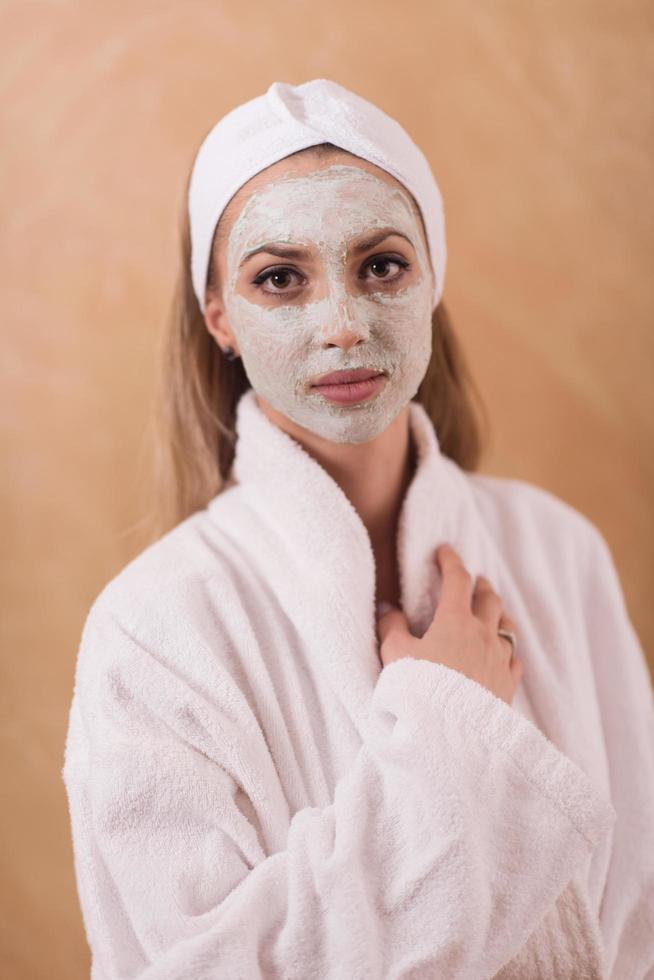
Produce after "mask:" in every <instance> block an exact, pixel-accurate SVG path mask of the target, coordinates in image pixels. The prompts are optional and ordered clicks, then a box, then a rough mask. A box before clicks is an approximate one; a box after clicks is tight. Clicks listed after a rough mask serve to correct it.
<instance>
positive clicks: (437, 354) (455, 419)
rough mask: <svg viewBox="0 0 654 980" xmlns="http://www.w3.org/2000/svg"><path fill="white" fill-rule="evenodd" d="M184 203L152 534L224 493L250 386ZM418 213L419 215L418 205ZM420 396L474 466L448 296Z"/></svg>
mask: <svg viewBox="0 0 654 980" xmlns="http://www.w3.org/2000/svg"><path fill="white" fill-rule="evenodd" d="M334 152H337V153H342V152H344V151H342V150H341V149H340V148H339V147H336V146H334V145H333V144H331V143H321V144H318V145H317V146H311V147H307V148H306V149H304V150H299V151H297V154H299V153H314V154H316V155H317V156H318V157H324V156H327V155H330V154H333V153H334ZM297 154H295V153H293V154H289V156H296V155H297ZM189 179H190V174H189ZM186 190H187V191H188V180H187V185H186ZM412 200H413V198H412ZM186 201H187V195H185V196H184V201H183V207H182V215H181V228H180V230H181V242H180V244H181V248H180V263H179V268H178V274H177V281H176V285H175V291H174V295H173V299H172V303H171V306H170V310H169V314H168V318H167V325H166V330H165V334H164V337H163V347H162V354H163V356H162V358H161V361H160V372H159V377H158V389H159V390H158V394H157V417H156V419H155V422H156V427H157V431H156V437H155V442H156V446H155V452H156V460H155V465H156V473H155V479H156V486H155V499H156V500H157V506H156V511H155V513H154V520H153V521H152V522H151V526H152V536H153V538H156V537H159V536H160V535H161V534H163V533H164V532H165V531H167V530H169V529H170V528H172V527H173V526H175V525H176V524H178V523H179V522H180V521H182V520H183V519H184V518H186V517H188V516H189V515H190V514H192V513H194V512H195V511H196V510H199V509H201V508H203V507H205V506H206V505H207V503H208V502H209V501H210V500H211V499H212V497H214V496H215V495H216V494H218V493H220V492H221V490H223V489H224V486H225V483H226V481H227V478H228V476H229V473H230V467H231V464H232V461H233V458H234V452H235V445H236V439H237V436H236V432H235V417H236V406H237V405H238V401H239V399H240V397H241V395H242V394H243V392H244V391H246V389H248V388H250V387H251V386H250V383H249V381H248V379H247V376H246V374H245V370H244V368H243V363H242V360H241V358H237V359H236V360H234V361H228V360H227V358H226V356H225V355H224V354H223V352H222V351H221V350H220V348H219V346H218V344H217V343H216V342H215V340H214V339H213V337H212V336H211V334H210V333H209V331H208V329H207V327H206V324H205V321H204V317H203V314H202V311H201V309H200V306H199V304H198V301H197V297H196V295H195V292H194V290H193V284H192V281H191V271H190V270H191V240H190V230H189V221H188V209H187V206H186ZM413 203H414V205H415V201H413ZM416 210H417V213H418V214H420V210H419V208H418V207H417V205H416ZM219 228H220V222H218V227H217V229H216V232H215V234H214V243H213V245H212V250H211V255H212V260H211V262H210V268H209V273H208V276H207V286H208V287H209V288H215V284H216V281H217V272H216V269H215V265H216V263H215V261H214V256H215V243H216V240H217V236H218V234H219ZM423 228H424V225H423ZM473 399H475V400H476V402H477V408H478V409H479V410H480V415H479V416H478V415H477V414H476V412H475V407H474V405H473ZM414 400H415V401H418V402H420V403H421V404H422V406H423V407H424V409H425V411H426V412H427V414H428V415H429V417H430V419H431V420H432V423H433V425H434V429H435V431H436V435H437V438H438V442H439V446H440V449H441V452H443V453H444V454H445V455H446V456H449V457H450V458H451V459H452V460H454V461H455V462H456V463H457V464H458V465H459V466H460V467H461V468H462V469H465V470H468V471H471V470H475V469H476V468H477V466H478V465H479V460H480V456H481V453H482V438H481V434H480V418H483V422H484V424H485V426H486V427H487V426H488V420H487V415H486V410H485V406H484V404H483V402H482V399H481V396H480V393H479V390H478V389H477V387H476V385H475V383H474V381H473V379H472V377H471V375H470V372H469V370H468V367H467V364H466V362H465V359H464V356H463V353H462V349H461V347H460V345H459V341H458V339H457V337H456V335H455V333H454V330H453V329H452V324H451V322H450V317H449V315H448V313H447V310H446V308H445V304H444V303H443V301H442V300H441V302H440V303H439V305H438V306H437V308H436V309H435V310H434V312H433V314H432V356H431V360H430V362H429V366H428V368H427V372H426V374H425V377H424V378H423V380H422V382H421V384H420V387H419V389H418V391H417V393H416V395H415V396H414Z"/></svg>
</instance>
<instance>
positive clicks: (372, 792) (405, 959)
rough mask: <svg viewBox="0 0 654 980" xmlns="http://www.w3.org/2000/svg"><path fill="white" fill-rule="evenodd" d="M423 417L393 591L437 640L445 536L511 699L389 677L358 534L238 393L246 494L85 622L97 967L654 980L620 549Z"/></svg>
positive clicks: (82, 674) (447, 677)
mask: <svg viewBox="0 0 654 980" xmlns="http://www.w3.org/2000/svg"><path fill="white" fill-rule="evenodd" d="M409 408H410V425H411V432H412V437H413V439H414V441H415V445H416V448H417V452H418V462H417V468H416V471H415V474H414V477H413V480H412V483H411V485H410V487H409V489H408V492H407V494H406V497H405V499H404V502H403V509H402V512H401V517H400V524H399V534H398V554H399V567H400V573H401V595H402V603H403V607H404V609H405V611H406V613H407V615H408V619H409V622H410V624H411V628H412V631H413V632H414V633H415V634H416V635H422V633H423V632H424V630H425V629H426V627H427V625H428V624H429V622H430V621H431V619H432V617H433V614H434V611H435V609H436V606H437V603H438V600H439V594H440V593H439V590H440V578H439V573H438V566H437V563H436V561H435V559H434V550H435V548H436V546H437V545H438V544H439V543H440V542H443V541H449V542H450V543H451V544H452V545H453V547H454V548H456V550H457V551H458V552H459V553H460V555H461V556H462V558H463V561H464V562H465V564H466V566H467V568H468V570H469V571H470V572H471V573H472V574H473V575H478V574H482V573H483V574H484V575H485V576H486V577H487V578H488V579H489V580H490V581H491V583H492V585H493V586H494V588H495V589H496V590H497V592H498V593H499V594H500V596H501V597H502V599H503V602H504V608H505V611H506V613H507V614H508V615H509V616H511V617H512V618H513V619H514V621H515V623H516V626H517V633H518V638H519V640H518V642H519V656H520V657H521V659H522V661H523V664H524V676H523V680H522V682H521V685H520V687H519V688H518V692H517V694H516V696H515V699H514V701H513V703H512V705H511V706H509V705H507V704H506V703H505V702H504V701H502V700H500V699H499V698H497V697H495V695H494V694H492V693H491V692H490V691H488V690H487V689H486V688H484V687H482V686H481V685H480V684H477V683H476V682H475V681H472V680H471V679H469V678H468V677H466V676H465V675H464V674H462V673H459V672H458V671H455V670H453V669H450V668H449V667H445V666H443V665H441V664H436V663H432V662H430V661H426V660H418V659H414V658H412V657H405V658H402V659H401V660H398V661H396V662H394V663H392V664H390V665H389V666H387V667H385V668H383V669H382V667H381V663H380V660H379V656H378V647H377V637H376V623H375V612H374V606H375V566H374V557H373V552H372V550H371V545H370V540H369V536H368V534H367V531H366V529H365V527H364V525H363V523H362V521H361V519H360V518H359V516H358V514H357V512H356V511H355V509H354V508H353V507H352V505H351V503H350V501H349V500H348V498H347V497H346V496H345V494H344V493H343V492H342V491H341V489H340V487H339V486H338V485H337V484H336V483H335V482H334V480H332V478H331V477H330V476H329V475H328V473H327V472H326V471H325V470H324V469H323V468H322V467H321V466H320V465H319V464H318V462H317V461H315V460H314V459H313V457H311V456H310V455H309V454H308V453H307V452H306V451H305V450H304V449H303V448H302V447H301V446H300V444H299V443H297V442H296V441H295V440H294V439H292V438H291V437H290V436H289V435H287V434H286V433H284V432H283V431H282V430H281V429H279V428H278V427H277V426H275V425H274V424H273V423H272V422H271V421H270V420H269V419H268V418H267V417H266V416H265V415H264V413H263V412H262V411H261V409H260V408H259V406H258V404H257V402H256V398H255V395H254V392H253V391H252V389H249V390H248V391H247V392H246V393H245V394H244V395H243V396H242V397H241V400H240V401H239V404H238V428H237V431H238V441H237V453H236V458H235V463H234V470H233V473H234V478H235V483H234V484H233V485H232V486H230V487H229V488H228V489H226V490H224V491H223V492H222V493H221V494H219V495H217V496H216V497H215V498H214V499H213V500H212V501H211V502H210V504H209V505H208V507H207V508H206V509H203V510H200V511H197V512H196V513H194V514H193V515H192V516H190V517H189V518H187V519H186V520H184V521H183V522H181V523H180V524H178V525H177V527H175V528H174V529H173V530H171V531H170V532H169V533H168V534H166V535H164V536H163V537H162V538H160V539H159V540H158V541H157V542H155V543H154V544H153V545H151V546H150V547H149V548H147V549H146V550H144V551H143V552H141V554H140V555H138V556H137V557H136V558H135V559H134V560H133V561H132V562H131V563H130V564H128V565H127V566H126V567H125V568H124V569H123V570H122V571H121V572H120V573H119V574H118V575H117V576H116V577H115V578H114V579H113V580H112V581H111V582H109V583H108V584H107V585H106V586H105V588H104V589H103V590H102V591H101V593H100V594H99V595H98V597H97V598H96V600H95V601H94V603H93V605H92V607H91V609H90V611H89V614H88V618H87V621H86V624H85V627H84V631H83V635H82V640H81V646H80V649H79V654H78V660H77V668H76V675H75V689H74V694H73V699H72V705H71V710H70V721H69V731H68V738H67V743H66V753H65V764H64V768H63V771H62V772H63V778H64V780H65V785H66V790H67V793H68V799H69V805H70V813H71V821H72V838H73V843H74V854H75V871H76V876H77V886H78V891H79V897H80V902H81V908H82V913H83V917H84V923H85V927H86V933H87V937H88V942H89V944H90V947H91V950H92V955H93V968H92V978H93V980H118V978H121V980H128V978H139V980H209V978H211V980H216V978H221V980H232V978H233V980H236V978H239V980H254V978H257V977H265V978H278V980H308V978H315V980H326V978H328V980H346V978H347V980H358V978H360V980H363V978H366V980H373V978H374V980H382V978H383V980H401V978H407V980H408V978H411V980H434V978H437V977H438V978H447V980H484V978H492V977H501V978H504V980H507V978H515V980H517V978H520V980H529V978H547V980H552V978H558V980H563V978H566V980H571V978H574V980H584V978H588V980H590V978H593V980H595V978H612V980H643V978H645V977H652V976H654V965H653V964H654V942H653V941H652V939H653V936H654V707H653V699H652V688H651V685H650V679H649V673H648V670H647V665H646V662H645V659H644V657H643V653H642V650H641V648H640V646H639V642H638V639H637V636H636V634H635V632H634V629H633V627H632V625H631V622H630V620H629V617H628V614H627V611H626V608H625V603H624V599H623V595H622V592H621V588H620V584H619V581H618V577H617V574H616V569H615V566H614V564H613V561H612V558H611V554H610V552H609V549H608V547H607V545H606V542H605V540H604V538H603V537H602V536H601V534H600V532H599V531H598V530H597V528H596V527H595V525H594V524H592V523H591V522H590V521H589V520H588V519H587V518H586V517H584V516H583V515H582V514H581V513H580V512H578V511H576V510H575V509H573V508H572V507H571V506H569V505H568V504H566V503H565V502H563V501H562V500H560V499H559V498H557V497H555V496H553V495H551V494H550V493H548V492H547V491H545V490H542V489H540V488H538V487H536V486H534V485H532V484H529V483H526V482H523V481H519V480H510V479H504V478H499V477H493V476H488V475H481V474H468V473H466V472H464V471H463V470H461V469H460V468H459V467H458V466H457V465H456V464H455V463H453V462H452V461H451V460H450V459H448V458H447V457H446V456H444V455H443V454H442V453H441V451H440V449H439V445H438V441H437V438H436V435H435V433H434V429H433V426H432V424H431V422H430V420H429V417H428V416H427V414H426V412H425V410H424V409H423V408H422V406H421V405H420V404H418V403H417V402H411V403H410V405H409Z"/></svg>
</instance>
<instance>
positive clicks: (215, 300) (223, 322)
mask: <svg viewBox="0 0 654 980" xmlns="http://www.w3.org/2000/svg"><path fill="white" fill-rule="evenodd" d="M204 322H205V324H206V327H207V330H208V331H209V333H210V334H211V336H212V337H213V339H214V340H215V341H216V343H217V344H218V346H219V347H221V348H225V347H231V348H232V350H233V351H234V353H235V354H237V355H240V351H239V349H238V343H237V341H236V337H235V336H234V334H233V332H232V329H231V327H230V325H229V320H228V318H227V311H226V310H225V305H224V303H223V301H222V299H221V297H220V296H219V295H218V294H217V293H216V292H214V291H207V294H206V300H205V304H204Z"/></svg>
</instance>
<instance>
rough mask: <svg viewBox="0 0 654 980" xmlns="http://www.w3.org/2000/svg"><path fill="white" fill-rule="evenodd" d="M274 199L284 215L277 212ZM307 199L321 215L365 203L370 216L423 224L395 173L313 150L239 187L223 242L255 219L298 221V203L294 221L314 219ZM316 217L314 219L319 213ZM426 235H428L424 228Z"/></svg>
mask: <svg viewBox="0 0 654 980" xmlns="http://www.w3.org/2000/svg"><path fill="white" fill-rule="evenodd" d="M275 199H276V200H277V201H278V202H279V204H280V205H281V206H282V207H284V208H285V210H279V211H278V210H277V209H276V208H275V207H274V201H275ZM307 199H309V200H310V201H311V203H312V205H316V204H318V203H319V202H320V205H321V209H322V210H324V209H325V208H326V207H329V205H330V203H331V204H332V205H333V207H334V208H338V207H342V206H343V205H347V204H348V203H349V204H350V206H352V205H355V204H359V206H361V204H364V205H365V209H367V210H368V211H370V210H371V209H374V210H380V211H388V210H389V208H392V209H393V211H394V212H396V216H397V215H398V214H399V213H402V212H403V213H404V214H405V215H406V219H409V220H410V219H411V217H413V218H414V219H415V220H416V221H418V223H419V224H421V218H420V211H419V209H418V208H417V206H416V203H415V201H414V199H413V197H412V196H411V194H410V193H409V192H408V191H407V189H406V188H405V187H404V185H403V184H401V183H400V181H399V180H396V178H395V177H393V176H392V174H389V173H387V172H386V171H385V170H382V169H381V168H380V167H377V166H375V164H373V163H370V162H369V161H367V160H362V159H361V158H360V157H356V156H354V155H352V154H350V153H346V152H345V151H342V152H341V151H334V153H332V154H330V155H329V156H328V157H317V156H316V155H315V154H312V153H311V152H310V151H308V152H306V153H301V154H299V155H297V156H291V157H286V158H284V159H283V160H279V161H277V162H276V163H274V164H272V165H271V166H269V167H266V169H265V170H263V171H261V172H259V173H258V174H255V175H254V177H252V178H251V179H250V180H248V181H247V183H245V184H244V185H243V187H241V188H239V190H238V191H237V192H236V194H235V195H234V196H233V197H232V198H231V200H230V202H229V203H228V205H227V207H226V208H225V210H224V212H223V214H222V216H221V219H220V223H219V230H220V238H221V239H222V240H223V241H225V240H226V239H227V237H228V236H229V235H230V234H231V232H232V229H234V227H235V225H238V227H239V230H240V231H241V232H242V231H243V230H244V226H245V225H246V223H251V221H252V219H253V218H254V217H255V216H256V219H257V223H260V222H261V220H262V219H264V220H265V219H267V221H268V223H272V224H273V225H277V226H279V221H280V219H282V218H284V217H285V218H289V217H291V216H293V214H294V210H295V209H293V207H292V204H293V200H296V201H297V203H298V209H297V214H295V217H299V216H300V215H301V214H304V215H305V216H306V217H307V218H310V216H311V212H309V213H308V214H307V212H306V210H305V209H306V205H307ZM289 206H290V210H289ZM300 209H301V210H300ZM312 212H313V213H314V214H315V208H312ZM239 219H241V220H239ZM275 219H276V220H275ZM421 232H422V233H423V235H424V231H423V229H422V228H421Z"/></svg>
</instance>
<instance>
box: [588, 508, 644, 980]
mask: <svg viewBox="0 0 654 980" xmlns="http://www.w3.org/2000/svg"><path fill="white" fill-rule="evenodd" d="M586 568H587V571H586V576H585V583H586V587H585V597H584V598H585V608H586V622H587V630H588V640H589V649H590V652H591V656H592V661H593V669H594V673H595V682H596V690H597V698H598V701H599V705H600V712H601V721H602V729H603V735H604V743H605V746H606V755H607V760H608V766H609V779H610V786H611V799H612V802H613V804H614V807H615V810H616V812H617V821H616V824H615V827H614V828H613V842H612V848H611V862H610V865H609V869H608V873H607V880H606V885H605V890H604V894H603V897H602V904H601V908H600V920H601V927H602V935H603V938H604V947H605V965H606V970H607V976H609V977H611V978H616V980H619V978H622V977H629V978H630V980H631V978H633V980H645V978H647V980H654V696H653V694H652V683H651V678H650V673H649V670H648V667H647V663H646V661H645V657H644V654H643V651H642V649H641V646H640V643H639V640H638V637H637V635H636V632H635V630H634V627H633V625H632V623H631V620H630V618H629V614H628V611H627V608H626V605H625V600H624V595H623V592H622V588H621V585H620V581H619V578H618V573H617V570H616V567H615V564H614V561H613V557H612V555H611V552H610V550H609V547H608V545H607V543H606V541H605V539H604V538H603V537H602V535H601V533H600V531H599V530H598V529H597V528H596V527H595V526H594V525H593V526H592V528H591V534H590V539H589V543H588V550H587V555H586Z"/></svg>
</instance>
